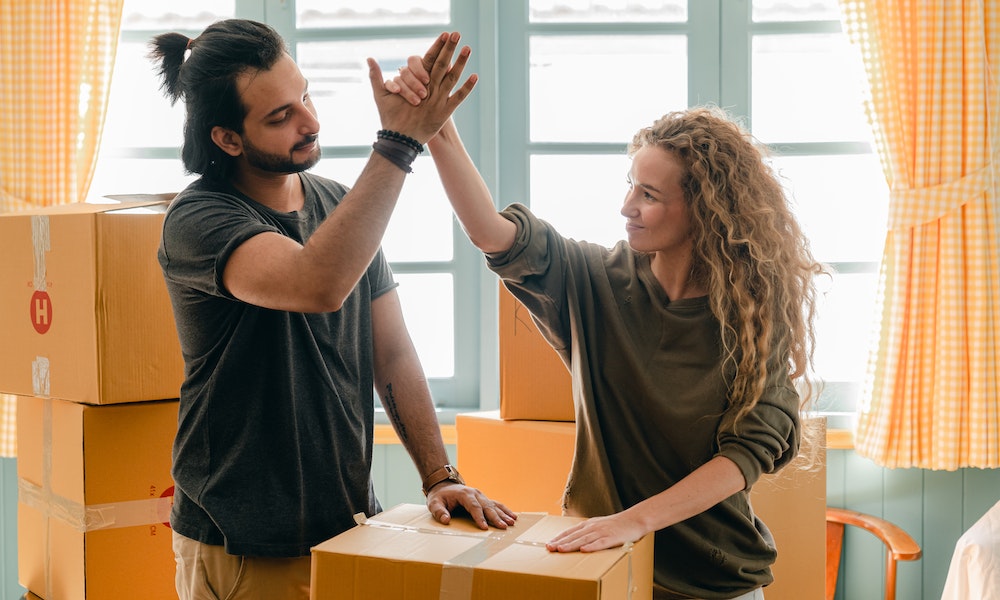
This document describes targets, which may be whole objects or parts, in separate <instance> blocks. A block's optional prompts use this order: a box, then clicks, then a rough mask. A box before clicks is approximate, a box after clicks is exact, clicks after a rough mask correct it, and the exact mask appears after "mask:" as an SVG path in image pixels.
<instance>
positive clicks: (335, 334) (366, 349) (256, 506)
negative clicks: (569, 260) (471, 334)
mask: <svg viewBox="0 0 1000 600" xmlns="http://www.w3.org/2000/svg"><path fill="white" fill-rule="evenodd" d="M300 177H301V180H302V185H303V189H304V191H305V203H304V206H303V208H302V210H301V211H297V212H292V213H280V212H277V211H274V210H271V209H269V208H267V207H266V206H263V205H261V204H258V203H257V202H254V201H253V200H251V199H250V198H248V197H246V196H244V195H242V194H240V193H239V192H237V191H236V190H235V189H234V188H232V187H231V186H229V185H218V184H215V185H213V184H211V183H209V182H206V181H204V180H198V181H196V182H194V183H193V184H191V185H190V186H189V187H188V188H187V189H185V190H184V191H183V192H181V193H180V194H179V195H178V196H177V197H176V198H175V199H174V201H173V202H172V203H171V205H170V208H169V209H168V211H167V215H166V219H165V221H164V227H163V237H162V241H161V245H160V249H159V253H158V258H159V261H160V266H161V267H162V269H163V274H164V278H165V279H166V283H167V291H168V292H169V294H170V299H171V302H172V304H173V310H174V317H175V320H176V323H177V330H178V334H179V337H180V344H181V350H182V352H183V354H184V364H185V378H184V383H183V385H182V387H181V393H180V415H179V420H178V432H177V437H176V439H175V441H174V448H173V477H174V481H175V484H176V490H175V496H174V507H173V511H172V513H171V525H172V527H173V528H174V529H175V530H176V531H177V532H178V533H180V534H182V535H185V536H187V537H190V538H192V539H195V540H198V541H201V542H204V543H208V544H216V545H222V544H224V545H225V546H226V549H227V551H228V552H229V553H231V554H243V555H251V556H277V557H292V556H306V555H308V554H309V551H310V548H311V547H312V546H314V545H315V544H317V543H319V542H322V541H324V540H326V539H328V538H330V537H332V536H334V535H336V534H338V533H340V532H342V531H345V530H347V529H349V528H350V527H352V526H353V525H354V520H353V515H354V514H356V513H359V512H364V513H366V514H368V515H372V514H375V513H376V512H378V510H379V509H380V507H379V504H378V500H377V499H376V497H375V493H374V489H373V487H372V484H371V463H372V430H373V423H374V405H373V402H374V393H373V387H372V386H373V374H372V323H371V302H372V300H373V299H375V298H377V297H378V296H380V295H381V294H383V293H385V292H387V291H389V290H390V289H392V288H394V287H395V285H396V284H395V282H394V281H393V278H392V272H391V271H390V269H389V265H388V263H387V262H386V260H385V258H384V256H383V255H382V253H381V251H379V253H378V254H377V255H376V256H375V258H374V260H373V261H372V263H371V265H370V266H369V267H368V269H367V271H366V273H365V274H364V276H362V278H361V280H360V281H359V282H358V285H357V286H356V287H355V289H354V290H353V291H352V292H351V294H350V296H349V297H348V298H347V300H346V301H345V303H344V306H343V308H342V309H341V310H339V311H337V312H331V313H314V314H306V313H295V312H284V311H279V310H271V309H267V308H261V307H259V306H254V305H251V304H247V303H245V302H242V301H240V300H237V299H236V298H234V297H233V296H232V295H231V294H230V293H229V292H228V291H227V290H226V289H225V287H224V286H223V283H222V273H223V269H224V267H225V265H226V261H227V260H228V259H229V256H230V255H231V253H232V252H233V250H235V249H236V248H237V247H238V246H239V245H240V244H242V243H243V242H245V241H246V240H248V239H250V238H251V237H253V236H255V235H257V234H260V233H263V232H277V233H280V234H282V235H286V236H288V237H290V238H292V239H294V240H296V241H298V242H300V243H305V241H306V240H307V239H308V238H309V236H310V235H311V234H312V233H313V232H314V231H315V230H316V228H317V227H319V225H320V224H321V223H322V222H323V221H324V220H325V219H326V217H327V216H328V215H329V214H330V213H331V212H332V211H333V210H334V209H335V208H336V206H337V204H338V203H339V202H340V201H341V199H342V198H343V197H344V195H345V194H346V193H347V188H346V187H345V186H343V185H341V184H339V183H336V182H333V181H330V180H327V179H323V178H320V177H317V176H315V175H311V174H307V173H303V174H302V175H301V176H300Z"/></svg>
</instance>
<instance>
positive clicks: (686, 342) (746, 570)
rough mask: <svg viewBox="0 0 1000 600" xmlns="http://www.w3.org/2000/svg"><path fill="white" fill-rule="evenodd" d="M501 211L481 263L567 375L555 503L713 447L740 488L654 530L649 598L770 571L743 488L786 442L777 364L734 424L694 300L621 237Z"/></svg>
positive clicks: (765, 535)
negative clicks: (561, 475) (563, 473)
mask: <svg viewBox="0 0 1000 600" xmlns="http://www.w3.org/2000/svg"><path fill="white" fill-rule="evenodd" d="M503 214H504V216H505V217H507V218H508V219H510V220H511V221H513V222H514V223H515V224H516V225H517V238H516V241H515V242H514V245H513V247H511V249H510V250H508V251H506V252H503V253H497V254H491V255H487V261H488V264H489V266H490V268H491V269H493V270H494V271H495V272H496V273H497V274H498V275H500V277H501V278H502V279H503V281H504V284H505V285H506V286H507V288H508V289H510V291H511V292H512V293H513V294H514V295H515V296H516V297H517V298H518V299H519V300H520V301H521V302H522V303H523V304H524V305H525V307H526V308H527V309H528V310H529V312H530V313H531V315H532V317H533V318H534V320H535V322H536V324H537V325H538V326H539V329H540V330H541V332H542V334H543V335H544V336H545V338H546V339H547V340H548V341H549V343H550V344H551V345H552V346H553V347H554V348H555V349H556V351H557V352H558V353H559V354H560V356H561V357H562V360H563V362H564V363H565V364H566V366H567V368H568V369H569V371H570V373H571V375H572V383H573V397H574V402H575V405H576V450H575V454H574V457H573V464H572V468H571V471H570V473H569V477H568V479H567V483H566V490H565V495H564V498H563V503H564V510H565V511H566V512H567V514H573V515H581V516H588V517H590V516H599V515H608V514H613V513H616V512H620V511H621V510H623V509H625V508H627V507H630V506H632V505H634V504H637V503H639V502H641V501H642V500H645V499H646V498H649V497H651V496H654V495H656V494H658V493H660V492H662V491H664V490H665V489H667V488H669V487H670V486H672V485H673V484H675V483H677V482H678V481H679V480H681V479H682V478H684V477H685V476H686V475H688V474H689V473H691V472H692V471H693V470H695V469H696V468H698V467H699V466H701V465H703V464H705V463H706V462H708V461H709V460H710V459H711V458H713V457H715V456H725V457H727V458H729V459H731V460H732V461H733V462H734V463H736V465H737V466H738V467H739V469H740V470H741V471H742V472H743V475H744V477H745V479H746V482H747V488H746V489H745V490H743V491H741V492H739V493H737V494H734V495H733V496H731V497H729V498H727V499H726V500H724V501H722V502H720V503H719V504H717V505H715V506H714V507H712V508H710V509H708V510H707V511H705V512H703V513H701V514H699V515H696V516H694V517H691V518H689V519H687V520H685V521H683V522H681V523H677V524H675V525H673V526H670V527H667V528H665V529H662V530H660V531H657V532H656V533H655V543H654V547H655V551H654V563H655V569H654V570H655V577H654V579H655V582H656V584H657V587H658V588H661V589H658V595H657V597H663V598H704V599H715V598H733V597H736V596H739V595H741V594H744V593H746V592H749V591H751V590H753V589H755V588H758V587H760V586H762V585H767V584H769V583H771V581H772V576H771V568H770V567H771V565H772V564H773V563H774V560H775V557H776V555H777V554H776V548H775V545H774V540H773V538H772V536H771V533H770V532H769V531H768V529H767V527H766V526H765V525H764V523H763V522H761V521H760V520H759V519H757V518H756V517H755V516H754V513H753V510H752V508H751V507H750V504H749V490H750V486H751V485H753V483H754V482H756V481H757V479H758V478H759V477H760V476H761V474H762V473H771V472H774V471H775V470H777V469H778V468H780V467H782V466H784V465H785V464H786V463H788V462H789V461H790V460H791V459H792V458H793V457H794V456H795V455H796V453H797V452H798V441H799V411H798V403H799V397H798V394H797V393H796V392H795V390H794V388H793V387H792V384H791V382H790V381H788V377H787V373H785V374H783V377H776V378H775V379H776V381H777V383H775V384H774V385H771V386H769V388H768V390H767V392H766V393H765V396H764V397H763V398H761V400H760V401H759V402H758V404H757V405H756V406H755V408H754V409H753V410H752V411H751V412H750V414H749V415H747V416H746V417H745V418H744V420H743V421H741V423H740V425H739V427H738V429H737V430H736V431H737V432H738V433H737V432H734V431H733V428H732V426H731V425H732V414H731V411H728V403H727V400H726V390H727V378H728V377H729V376H728V375H726V374H724V373H723V369H722V365H721V352H720V345H719V323H718V321H717V320H716V319H715V317H714V316H713V315H712V313H711V310H710V309H709V306H708V302H707V298H705V297H702V298H692V299H682V300H677V301H671V300H670V299H669V298H667V296H666V294H665V292H664V290H663V288H662V287H661V286H660V284H659V282H658V281H657V280H656V278H655V276H654V275H653V272H652V270H651V269H650V262H649V256H648V255H645V254H639V253H636V252H634V251H632V250H631V248H630V247H629V246H628V244H627V243H626V242H619V243H618V244H617V245H615V246H614V247H613V248H606V247H603V246H599V245H596V244H591V243H587V242H578V241H575V240H572V239H567V238H564V237H562V236H560V235H559V234H558V233H557V232H556V231H555V230H554V229H553V228H552V227H551V226H550V225H549V224H547V223H546V222H544V221H542V220H540V219H538V218H536V217H535V216H534V215H533V214H532V213H531V212H530V211H529V210H528V209H527V208H526V207H524V206H522V205H519V204H514V205H511V206H509V207H507V208H506V209H505V210H504V211H503ZM782 379H783V380H782Z"/></svg>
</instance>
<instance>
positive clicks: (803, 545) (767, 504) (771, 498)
mask: <svg viewBox="0 0 1000 600" xmlns="http://www.w3.org/2000/svg"><path fill="white" fill-rule="evenodd" d="M815 426H816V427H817V428H819V429H820V430H821V431H820V434H819V438H820V439H822V438H823V434H824V433H825V421H824V420H823V419H819V420H818V422H816V423H815ZM455 431H456V436H457V443H456V455H457V456H456V458H457V460H456V463H457V465H456V466H457V467H458V470H459V471H461V473H462V476H463V477H464V478H465V480H466V481H467V482H468V483H469V485H472V486H475V487H477V488H479V489H480V490H482V491H483V493H484V494H486V495H487V496H489V497H490V498H494V499H496V500H497V501H499V502H503V503H504V504H506V505H507V506H509V507H510V508H511V509H513V510H515V511H544V512H548V513H550V514H559V513H560V512H561V506H562V494H563V490H564V488H565V485H566V476H567V475H568V474H569V470H570V466H571V465H572V461H573V448H574V445H575V439H576V437H575V423H549V422H542V421H505V420H503V419H502V418H500V415H499V411H495V410H493V411H482V412H475V413H461V414H458V415H456V417H455ZM824 457H825V452H824V450H823V449H819V451H817V452H816V453H815V456H814V457H813V456H812V453H811V452H809V451H808V450H804V451H803V453H802V454H801V455H800V456H799V457H798V458H796V459H795V461H793V462H792V463H791V464H789V465H788V466H786V467H785V468H784V469H782V470H781V471H780V472H778V473H776V474H774V475H765V476H764V477H762V478H761V479H760V480H759V481H758V482H757V483H756V484H755V485H754V487H753V490H752V492H751V493H750V501H751V503H752V505H753V509H754V512H755V513H756V515H757V516H758V517H760V519H761V520H763V521H764V523H765V524H766V525H767V527H768V528H769V529H770V530H771V533H772V534H773V535H774V538H775V541H776V542H777V545H778V560H777V562H776V563H775V564H774V566H773V567H772V571H773V573H774V583H773V584H772V585H770V586H768V587H767V589H766V590H765V595H766V596H767V600H802V599H810V598H817V599H819V598H822V597H823V594H824V583H825V573H826V463H825V460H824Z"/></svg>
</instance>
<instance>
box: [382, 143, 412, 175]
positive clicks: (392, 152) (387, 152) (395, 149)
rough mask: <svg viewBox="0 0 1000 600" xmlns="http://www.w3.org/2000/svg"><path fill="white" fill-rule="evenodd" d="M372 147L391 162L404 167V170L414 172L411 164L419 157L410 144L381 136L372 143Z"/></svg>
mask: <svg viewBox="0 0 1000 600" xmlns="http://www.w3.org/2000/svg"><path fill="white" fill-rule="evenodd" d="M372 149H373V150H375V152H378V153H379V154H381V155H382V156H384V157H385V158H386V159H387V160H388V161H389V162H391V163H392V164H394V165H396V166H397V167H399V168H400V169H402V170H403V172H405V173H412V172H413V169H412V168H411V167H410V165H412V164H413V161H414V160H415V159H416V158H417V152H416V150H414V149H413V148H411V147H410V146H408V145H406V144H404V143H402V142H398V141H395V140H391V139H388V138H379V139H377V140H375V143H374V144H372Z"/></svg>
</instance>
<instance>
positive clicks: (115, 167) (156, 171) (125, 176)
mask: <svg viewBox="0 0 1000 600" xmlns="http://www.w3.org/2000/svg"><path fill="white" fill-rule="evenodd" d="M194 179H195V177H194V176H192V175H185V174H184V167H183V165H182V164H181V161H180V159H179V158H172V159H152V158H144V159H143V158H113V159H102V160H100V161H98V163H97V170H96V171H94V178H93V179H92V180H91V183H90V193H89V194H87V196H88V197H93V198H96V197H100V196H107V195H109V194H163V193H170V192H179V191H181V190H182V189H184V188H185V187H187V185H188V184H189V183H191V182H192V181H194Z"/></svg>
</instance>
